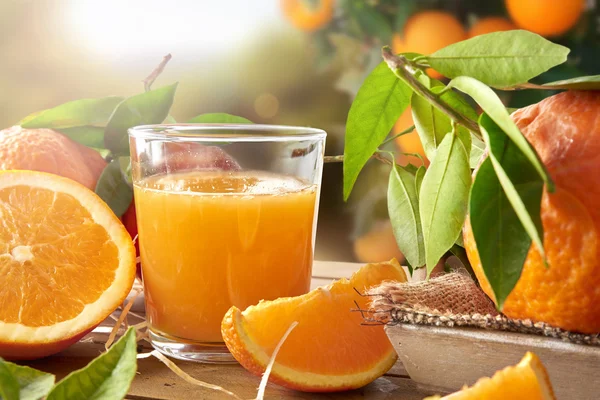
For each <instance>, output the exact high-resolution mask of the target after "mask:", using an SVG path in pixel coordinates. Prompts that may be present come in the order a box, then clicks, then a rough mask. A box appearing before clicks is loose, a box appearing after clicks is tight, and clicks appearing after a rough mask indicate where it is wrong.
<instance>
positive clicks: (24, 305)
mask: <svg viewBox="0 0 600 400" xmlns="http://www.w3.org/2000/svg"><path fill="white" fill-rule="evenodd" d="M49 210H51V211H53V212H49ZM31 221H42V222H39V223H38V224H35V225H33V226H32V225H31ZM0 224H2V225H3V226H2V228H3V229H0V276H2V284H1V285H0V321H2V322H5V323H19V324H22V325H25V326H30V327H39V326H47V325H53V324H56V323H59V322H62V321H66V320H70V319H72V318H74V317H76V316H77V315H79V314H80V313H81V311H82V310H83V308H84V307H85V305H86V304H89V303H93V302H95V301H96V300H98V298H99V297H100V295H102V293H104V291H105V290H106V289H107V288H108V287H109V286H110V285H111V284H112V282H113V281H114V279H115V270H116V269H117V267H118V266H119V256H118V249H117V247H116V246H115V244H114V243H113V242H112V241H111V240H110V238H109V235H108V233H107V232H106V230H105V228H103V227H102V226H100V225H98V224H96V223H94V222H93V220H92V218H91V216H90V214H89V212H88V211H87V210H86V209H85V208H83V206H82V205H81V204H80V203H79V201H77V200H76V199H75V198H73V197H72V196H70V195H68V194H64V193H54V192H53V191H50V190H47V189H41V188H32V187H28V186H12V187H6V188H4V189H0ZM73 271H76V274H75V273H73ZM90 282H93V285H90ZM49 307H50V308H51V309H52V312H48V308H49Z"/></svg>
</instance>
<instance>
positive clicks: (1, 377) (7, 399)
mask: <svg viewBox="0 0 600 400" xmlns="http://www.w3.org/2000/svg"><path fill="white" fill-rule="evenodd" d="M19 391H20V389H19V382H17V379H16V378H15V377H14V375H13V374H12V371H11V370H10V368H9V367H8V363H6V362H5V361H4V360H2V359H1V358H0V399H2V400H19V398H20V396H19Z"/></svg>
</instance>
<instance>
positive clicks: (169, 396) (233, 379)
mask: <svg viewBox="0 0 600 400" xmlns="http://www.w3.org/2000/svg"><path fill="white" fill-rule="evenodd" d="M106 336H107V335H106V333H95V334H94V333H93V334H90V335H88V336H87V337H86V338H85V339H84V340H82V341H80V342H79V343H76V344H75V345H73V346H71V347H70V348H68V349H67V350H65V351H64V352H62V353H60V354H57V355H54V356H51V357H47V358H44V359H41V360H37V361H30V362H28V363H27V365H29V366H31V367H33V368H36V369H40V370H42V371H46V372H50V373H53V374H55V375H56V376H57V379H62V378H63V377H64V376H66V375H67V374H69V373H70V372H71V371H73V370H75V369H78V368H81V367H83V366H85V365H86V364H87V363H88V362H89V361H91V360H92V359H93V358H94V357H96V356H97V355H99V354H100V353H101V352H103V351H104V341H105V340H106ZM150 350H151V348H150V346H149V345H148V344H147V343H145V342H140V346H139V349H138V351H139V352H147V351H150ZM173 361H174V362H175V363H176V364H177V365H178V366H179V367H180V368H181V369H183V370H184V371H185V372H187V373H188V374H190V375H191V376H193V377H194V378H196V379H199V380H202V381H205V382H207V383H211V384H215V385H219V386H222V387H224V388H226V389H227V390H230V391H232V392H234V393H236V394H237V395H238V396H240V397H242V398H244V399H250V398H254V397H255V396H256V388H257V387H258V384H259V382H260V378H258V377H256V376H254V375H252V374H250V373H249V372H247V371H246V370H245V369H243V368H242V367H241V366H239V365H237V364H235V365H210V364H200V363H193V362H184V361H179V360H173ZM429 394H431V392H430V391H428V390H425V389H420V388H419V387H418V385H417V384H416V383H414V382H412V381H411V380H410V379H408V378H407V377H406V376H397V375H391V376H385V377H382V378H379V379H377V380H376V381H375V382H373V383H371V384H369V385H367V386H365V387H364V388H361V389H357V390H352V391H347V392H341V393H330V394H322V395H317V394H314V393H304V392H298V391H294V390H290V389H286V388H284V387H281V386H278V385H275V384H269V385H268V387H267V392H266V398H269V399H295V400H305V399H306V400H308V399H349V400H353V399H378V400H379V399H382V400H383V399H396V398H399V396H402V397H401V398H402V399H406V400H417V399H418V400H421V399H422V398H423V397H425V396H427V395H429ZM186 398H189V399H196V398H200V399H205V398H206V399H208V398H210V399H231V397H228V396H226V395H223V394H220V393H218V392H215V391H212V390H209V389H204V388H200V387H197V386H194V385H191V384H189V383H187V382H185V381H183V380H182V379H181V378H179V377H178V376H177V375H175V374H174V373H173V372H171V371H170V370H169V369H168V368H167V367H166V366H164V365H163V364H162V363H161V362H160V361H158V360H157V359H155V358H153V357H151V358H145V359H140V360H138V373H137V375H136V377H135V379H134V381H133V384H132V386H131V389H130V392H129V395H128V399H131V400H156V399H161V400H175V399H177V400H179V399H186Z"/></svg>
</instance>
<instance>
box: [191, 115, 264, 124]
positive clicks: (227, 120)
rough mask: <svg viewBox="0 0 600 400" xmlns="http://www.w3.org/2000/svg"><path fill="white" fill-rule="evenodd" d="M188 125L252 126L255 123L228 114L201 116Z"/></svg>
mask: <svg viewBox="0 0 600 400" xmlns="http://www.w3.org/2000/svg"><path fill="white" fill-rule="evenodd" d="M188 123H196V124H198V123H202V124H252V123H253V122H252V121H250V120H249V119H246V118H244V117H238V116H237V115H231V114H226V113H212V114H200V115H198V116H196V117H194V118H192V119H190V120H189V121H188Z"/></svg>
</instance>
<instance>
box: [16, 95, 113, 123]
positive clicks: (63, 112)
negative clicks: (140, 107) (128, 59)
mask: <svg viewBox="0 0 600 400" xmlns="http://www.w3.org/2000/svg"><path fill="white" fill-rule="evenodd" d="M122 100H123V98H122V97H117V96H111V97H104V98H101V99H83V100H75V101H70V102H68V103H64V104H61V105H59V106H57V107H54V108H51V109H48V110H44V111H41V112H38V113H36V114H35V116H34V117H33V118H30V117H25V119H24V120H23V121H21V126H22V127H23V128H28V129H32V128H51V129H61V128H72V127H76V126H82V125H103V124H105V123H106V121H108V119H109V117H110V116H111V114H112V113H113V111H114V109H115V107H116V106H117V105H118V104H119V103H120V102H121V101H122Z"/></svg>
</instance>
